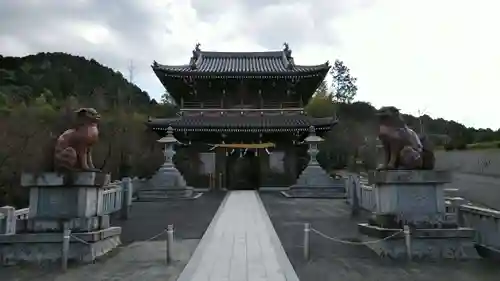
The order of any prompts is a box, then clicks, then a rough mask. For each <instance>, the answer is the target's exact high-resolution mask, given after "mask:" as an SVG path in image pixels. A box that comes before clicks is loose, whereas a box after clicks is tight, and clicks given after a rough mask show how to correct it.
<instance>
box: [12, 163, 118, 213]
mask: <svg viewBox="0 0 500 281" xmlns="http://www.w3.org/2000/svg"><path fill="white" fill-rule="evenodd" d="M109 179H110V175H109V174H104V173H98V172H75V173H72V174H71V175H65V174H58V173H41V174H30V173H24V174H22V176H21V185H22V186H23V187H28V188H29V189H30V199H29V206H30V209H29V211H30V212H29V217H30V218H43V219H72V218H75V217H79V218H90V217H94V216H97V215H99V214H100V213H102V207H103V205H102V202H100V199H102V192H103V189H102V187H103V186H104V185H107V184H109Z"/></svg>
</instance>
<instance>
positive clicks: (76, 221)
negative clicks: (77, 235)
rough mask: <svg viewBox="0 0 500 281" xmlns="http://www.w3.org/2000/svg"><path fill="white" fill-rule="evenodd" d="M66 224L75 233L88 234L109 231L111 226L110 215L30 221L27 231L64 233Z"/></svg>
mask: <svg viewBox="0 0 500 281" xmlns="http://www.w3.org/2000/svg"><path fill="white" fill-rule="evenodd" d="M64 224H67V225H68V228H69V229H70V230H71V231H73V232H88V231H97V230H101V229H107V228H109V227H110V225H109V215H103V216H98V217H90V218H72V219H68V220H64V221H63V220H55V219H29V220H28V221H27V225H26V229H27V231H28V232H62V231H63V230H64Z"/></svg>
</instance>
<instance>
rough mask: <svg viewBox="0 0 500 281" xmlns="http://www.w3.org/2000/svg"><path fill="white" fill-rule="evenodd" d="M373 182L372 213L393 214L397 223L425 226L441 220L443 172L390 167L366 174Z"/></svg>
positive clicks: (446, 179)
mask: <svg viewBox="0 0 500 281" xmlns="http://www.w3.org/2000/svg"><path fill="white" fill-rule="evenodd" d="M368 182H369V184H373V185H374V192H375V202H376V207H375V213H376V214H378V215H386V216H393V217H394V220H396V221H397V222H398V223H400V224H409V225H411V226H416V228H429V227H430V226H432V225H439V224H442V223H443V222H444V221H445V214H446V209H445V201H444V184H445V183H448V182H450V174H449V173H448V172H446V171H420V170H391V171H377V172H372V173H370V174H369V178H368Z"/></svg>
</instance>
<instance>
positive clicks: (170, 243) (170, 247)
mask: <svg viewBox="0 0 500 281" xmlns="http://www.w3.org/2000/svg"><path fill="white" fill-rule="evenodd" d="M173 247H174V226H173V225H172V224H169V225H168V226H167V263H171V262H172V258H173V253H174V249H173Z"/></svg>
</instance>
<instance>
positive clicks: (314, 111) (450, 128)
mask: <svg viewBox="0 0 500 281" xmlns="http://www.w3.org/2000/svg"><path fill="white" fill-rule="evenodd" d="M336 65H337V62H336ZM339 67H341V68H342V67H343V68H344V70H347V71H348V68H347V67H346V66H345V65H343V64H342V63H340V64H339ZM347 75H349V73H348V72H347ZM334 78H335V77H334ZM354 82H355V81H354ZM328 91H329V90H328V87H327V86H326V84H325V83H323V84H322V85H321V86H320V87H319V88H318V94H317V95H316V96H315V98H313V100H311V101H310V103H309V105H308V108H307V109H308V112H309V113H310V114H311V115H313V116H318V117H319V116H331V115H332V114H334V112H336V114H337V116H339V118H340V120H341V123H343V124H344V125H345V126H350V127H351V129H352V128H353V126H354V127H357V128H362V127H364V126H363V124H370V123H372V122H373V121H374V120H375V111H376V109H375V108H374V107H373V106H371V105H370V104H368V103H365V102H352V103H351V102H339V100H338V99H337V100H336V101H335V99H332V98H331V97H332V96H334V95H328ZM40 98H42V99H40ZM69 98H76V100H77V101H78V103H79V104H80V105H90V106H93V107H96V108H98V109H99V110H104V111H107V110H109V109H113V108H117V107H123V106H125V105H126V106H127V108H129V109H132V111H140V112H142V113H143V114H146V115H151V116H158V115H165V114H166V115H172V114H174V111H175V108H173V107H172V106H168V105H163V106H161V107H158V106H156V102H155V101H154V100H152V99H151V98H150V96H149V95H148V93H146V92H145V91H142V90H141V89H140V88H139V87H137V86H136V85H134V84H132V83H130V82H129V81H128V80H127V79H125V78H124V77H123V75H122V74H121V73H120V72H117V71H114V70H113V69H111V68H109V67H105V66H103V65H101V64H100V63H99V62H97V61H95V60H94V59H90V60H89V59H86V58H84V57H81V56H73V55H70V54H65V53H38V54H36V55H29V56H25V57H3V56H1V55H0V109H2V108H6V107H12V106H14V107H15V106H16V105H18V104H25V105H28V106H29V105H30V104H32V103H34V102H35V101H37V99H38V101H40V100H42V101H43V103H48V104H50V105H51V107H52V108H53V109H55V110H58V109H60V108H61V107H62V105H63V104H64V103H65V102H66V101H67V100H68V99H69ZM151 105H153V106H151ZM405 120H406V121H407V123H408V124H409V125H410V126H411V127H412V128H414V129H416V130H418V131H420V130H423V131H425V132H426V133H428V134H432V135H433V136H434V138H433V139H434V142H435V143H437V144H443V142H445V143H447V142H449V140H452V141H453V142H454V143H455V144H454V145H455V146H462V145H464V144H468V143H475V142H491V141H499V140H500V131H498V130H497V131H492V130H478V129H474V128H467V127H465V126H464V125H462V124H459V123H457V122H454V121H447V120H444V119H432V118H430V117H429V116H423V117H421V118H416V117H414V116H411V115H406V116H405ZM421 125H422V126H421ZM370 126H371V125H370ZM371 127H373V126H371Z"/></svg>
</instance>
